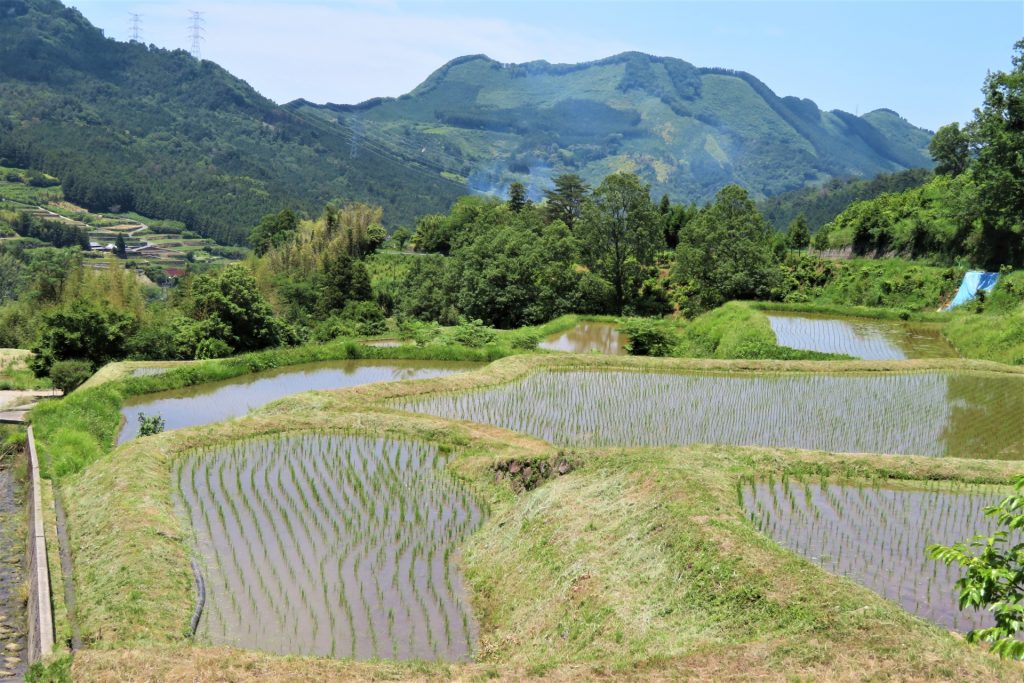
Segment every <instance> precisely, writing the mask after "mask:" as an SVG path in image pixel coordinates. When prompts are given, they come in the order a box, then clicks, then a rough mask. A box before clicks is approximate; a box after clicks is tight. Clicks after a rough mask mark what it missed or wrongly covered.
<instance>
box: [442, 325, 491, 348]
mask: <svg viewBox="0 0 1024 683" xmlns="http://www.w3.org/2000/svg"><path fill="white" fill-rule="evenodd" d="M495 335H496V332H495V331H494V329H493V328H490V327H487V326H486V325H484V323H483V321H482V320H466V321H463V322H462V323H460V324H458V325H456V326H455V327H453V328H452V329H450V330H448V331H447V332H446V335H445V336H446V337H447V340H448V341H450V342H452V343H454V344H461V345H462V346H468V347H470V348H474V349H475V348H479V347H481V346H486V345H487V344H490V343H491V342H492V341H494V337H495Z"/></svg>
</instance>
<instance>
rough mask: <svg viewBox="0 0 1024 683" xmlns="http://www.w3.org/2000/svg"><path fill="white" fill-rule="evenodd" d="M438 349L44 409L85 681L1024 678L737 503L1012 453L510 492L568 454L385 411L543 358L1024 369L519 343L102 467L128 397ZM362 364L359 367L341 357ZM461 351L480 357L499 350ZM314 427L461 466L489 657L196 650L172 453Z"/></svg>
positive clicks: (321, 397)
mask: <svg viewBox="0 0 1024 683" xmlns="http://www.w3.org/2000/svg"><path fill="white" fill-rule="evenodd" d="M567 322H568V321H563V322H561V323H559V324H566V323H567ZM573 324H574V323H573ZM569 326H571V325H569ZM426 351H429V349H428V350H424V349H419V348H417V347H398V348H372V347H364V346H359V345H356V344H352V343H350V342H339V343H337V344H335V345H333V346H332V345H328V346H326V347H309V348H302V349H287V350H279V351H272V352H265V353H264V354H253V355H251V356H248V357H239V358H235V359H227V360H223V361H207V362H202V363H195V364H192V365H189V366H187V367H184V368H179V369H176V370H174V371H172V372H168V373H165V374H163V375H155V376H147V377H138V378H131V377H129V378H126V377H124V374H126V372H120V373H119V372H115V371H110V372H108V376H109V378H108V381H106V382H105V383H97V384H96V385H94V386H93V387H92V388H89V389H84V390H80V391H77V392H74V393H73V394H71V395H70V396H69V397H68V398H67V399H65V400H64V401H61V402H60V403H56V404H54V407H53V408H49V407H48V408H46V409H45V410H43V411H40V412H39V414H41V415H42V420H40V421H37V423H36V432H37V435H38V434H39V433H40V432H44V433H46V434H47V435H48V436H47V439H48V442H47V443H48V448H50V449H51V450H50V451H49V452H50V453H51V454H54V455H55V456H56V457H57V458H62V457H65V456H66V457H67V458H68V463H69V464H70V465H73V466H69V467H68V468H67V469H66V470H64V471H61V472H60V474H61V475H62V479H61V481H60V485H61V486H62V487H63V488H64V495H65V499H66V500H67V501H68V502H67V506H68V517H69V533H70V539H71V540H70V542H71V552H72V556H73V559H74V565H75V583H76V589H77V591H78V600H79V605H78V619H79V624H80V627H81V630H82V634H83V636H84V639H85V642H86V646H87V649H86V650H84V651H81V652H79V653H78V654H77V655H76V658H75V664H74V671H73V676H74V677H75V679H76V680H79V679H80V680H125V679H132V678H134V679H147V680H180V679H192V678H196V677H200V678H202V677H211V676H212V677H230V678H231V679H232V680H240V681H244V680H255V679H256V678H258V677H266V676H270V677H272V678H277V679H294V678H309V679H310V680H328V679H330V680H366V679H367V678H388V679H403V680H447V679H452V678H455V679H485V678H492V677H494V678H503V679H507V680H518V679H521V678H523V677H526V676H543V677H545V678H549V679H553V680H558V679H562V680H578V679H579V678H580V677H583V678H595V677H602V678H612V679H623V680H626V679H630V680H631V679H636V678H648V679H665V678H672V679H683V678H694V679H700V678H704V679H706V678H709V677H714V678H724V679H728V678H734V679H747V678H751V677H754V678H767V679H774V678H779V677H780V676H782V677H786V676H788V677H794V676H795V677H797V678H808V679H822V678H827V679H833V680H853V679H857V680H860V679H863V678H866V677H867V678H877V679H881V680H885V679H891V680H900V679H908V678H911V679H923V678H927V679H944V680H977V679H985V680H1004V679H1005V680H1010V679H1014V680H1019V679H1020V678H1021V676H1022V675H1024V671H1022V669H1021V668H1020V667H1019V666H1017V665H1015V664H1011V663H1005V662H1000V661H998V660H995V659H994V658H990V657H988V656H986V655H985V654H984V653H983V652H982V651H980V650H978V649H976V648H972V647H969V646H967V645H965V644H964V643H962V642H961V641H960V640H958V639H956V638H953V637H951V636H949V635H948V634H946V633H944V632H942V631H941V630H940V629H938V628H936V627H934V626H931V625H928V624H926V623H924V622H922V621H920V620H918V619H915V618H913V617H911V616H909V615H907V614H906V613H905V612H903V611H902V610H901V609H899V608H898V607H896V606H895V605H893V604H891V603H888V602H886V601H884V600H882V599H881V598H879V597H878V596H876V595H874V594H873V593H871V592H869V591H867V590H866V589H863V588H860V587H859V586H856V585H854V584H853V583H851V582H849V581H846V580H844V579H840V578H837V577H833V576H830V575H828V574H827V573H825V572H824V571H822V570H820V569H818V568H817V567H814V566H813V565H811V564H810V563H808V562H805V561H804V560H801V559H798V558H796V556H794V555H792V554H791V553H788V552H786V551H783V550H782V549H780V548H779V547H778V546H777V545H775V544H774V543H772V542H771V541H769V540H767V539H766V538H764V537H763V536H761V535H760V534H757V533H756V532H755V531H754V530H753V528H752V527H751V526H750V525H749V523H748V522H746V521H745V520H744V519H743V515H742V510H741V509H740V508H739V506H738V504H737V503H736V496H735V490H736V489H735V487H736V484H737V482H739V481H741V480H743V479H745V478H749V477H756V478H763V477H768V476H775V477H779V476H782V475H784V474H785V475H788V476H798V475H799V476H814V477H826V478H829V479H833V478H835V479H840V480H844V479H851V478H859V479H865V478H867V479H882V480H885V481H887V482H892V481H894V480H896V481H903V482H907V485H911V486H912V485H914V483H915V482H919V481H921V480H957V481H971V482H979V483H991V484H1005V482H1006V481H1008V479H1009V478H1010V476H1011V475H1012V474H1014V473H1016V470H1017V468H1016V467H1015V466H1014V465H1013V464H1012V463H999V462H982V461H966V460H957V459H951V458H950V459H947V458H943V459H932V458H913V457H901V458H895V457H884V456H852V455H835V454H824V453H815V452H806V451H791V450H779V449H763V448H761V449H759V448H738V447H707V446H694V447H690V448H661V449H646V450H640V449H637V450H622V449H616V450H603V451H597V450H588V451H578V452H572V453H570V454H569V456H570V457H571V459H572V460H573V462H575V463H577V468H576V470H574V471H573V472H572V473H570V474H568V475H566V476H564V477H562V478H560V479H557V480H554V481H550V482H548V483H546V484H544V485H542V486H540V487H539V488H537V489H536V490H533V491H529V492H526V493H522V494H517V493H516V489H515V488H513V487H511V486H509V485H508V483H506V482H499V481H496V480H495V473H494V470H493V467H494V465H495V464H496V463H498V462H501V461H503V460H507V459H510V458H516V459H545V458H546V459H550V458H554V457H558V456H557V454H558V451H557V450H556V449H555V448H554V447H553V446H551V445H549V444H546V443H544V442H542V441H539V440H536V439H531V438H528V437H524V436H521V435H515V434H511V433H509V432H506V431H503V430H501V429H498V428H495V427H491V426H487V425H478V424H472V423H465V422H452V421H446V420H443V419H440V418H435V417H430V416H425V415H410V414H408V413H404V412H401V411H398V410H395V409H393V408H390V407H387V406H386V405H385V403H384V402H385V401H387V400H390V399H394V398H399V397H408V396H413V395H418V394H426V393H431V392H438V391H462V390H468V389H473V388H479V387H484V386H492V385H494V384H500V383H505V382H510V381H513V380H515V379H518V378H520V377H523V376H525V375H526V374H528V373H530V372H534V371H536V370H538V369H545V368H547V369H553V368H566V369H571V368H586V369H602V368H605V369H629V370H635V371H645V370H657V371H684V372H685V371H715V372H727V373H764V372H829V373H836V372H840V373H846V372H850V373H876V372H896V371H898V372H905V371H908V370H921V371H926V370H938V369H946V370H950V369H956V370H964V371H973V372H979V373H1000V374H1006V373H1010V374H1024V368H1012V367H1008V366H1006V365H999V364H995V363H985V362H975V361H964V360H927V361H926V360H920V361H892V362H865V361H778V360H717V359H652V358H630V357H607V356H604V357H603V356H594V355H575V354H527V355H518V356H513V357H509V358H503V359H501V360H499V361H497V362H494V363H491V364H490V365H489V366H487V367H486V368H483V369H481V370H478V371H474V372H469V373H464V374H459V375H452V376H448V377H443V378H435V379H429V380H418V381H415V382H393V383H382V384H376V385H366V386H361V387H355V388H351V389H347V390H341V391H330V392H316V393H306V394H301V395H297V396H293V397H289V398H287V399H283V400H281V401H278V402H276V403H273V404H270V405H268V406H266V407H265V408H263V409H261V410H259V411H257V412H255V413H254V414H252V415H250V416H248V417H245V418H243V419H240V420H235V421H231V422H228V423H222V424H218V425H211V426H207V427H200V428H192V429H186V430H181V431H179V432H172V433H165V434H161V435H157V436H155V437H147V438H144V439H139V440H136V441H134V442H131V443H129V444H126V445H125V446H124V447H122V448H120V449H117V450H116V451H115V452H114V453H113V454H111V455H110V456H109V457H104V456H105V455H106V454H107V453H108V452H109V451H110V450H111V445H112V443H113V437H114V431H116V427H117V420H118V417H119V416H118V409H119V407H120V402H121V401H122V400H123V398H125V397H127V396H130V395H136V394H139V393H145V392H149V391H158V390H162V389H170V388H176V387H180V386H187V385H190V384H195V383H198V382H201V381H212V380H215V379H223V378H227V377H232V376H237V375H239V374H245V373H247V372H253V371H259V370H262V369H267V368H269V367H280V366H281V365H285V364H289V363H300V362H309V361H312V360H326V359H331V358H349V357H375V358H408V357H410V356H412V357H418V355H417V354H422V353H425V352H426ZM434 351H436V349H434ZM348 353H353V354H366V355H356V356H349V355H341V354H348ZM446 353H450V354H453V355H455V354H464V355H463V357H461V358H457V359H459V360H479V359H483V358H486V356H487V354H490V353H495V351H494V350H493V349H491V350H489V349H483V350H480V349H476V350H458V349H448V350H447V351H446ZM318 354H319V355H318ZM475 354H480V355H479V356H476V355H475ZM465 356H474V357H472V358H467V357H465ZM451 359H456V358H451ZM127 371H130V368H128V369H127ZM37 410H38V409H37ZM35 415H36V414H34V416H35ZM108 427H109V428H108ZM59 430H66V432H65V433H63V434H58V432H59ZM311 431H314V432H315V431H321V432H322V431H331V432H344V433H357V434H367V435H375V436H386V437H391V438H412V439H421V440H425V441H430V442H432V443H435V444H438V445H440V446H443V447H444V448H446V449H452V450H456V451H458V453H459V456H458V457H457V458H456V459H455V460H454V461H453V462H452V463H451V464H450V465H449V467H450V469H451V470H452V471H453V472H454V473H456V474H457V475H458V476H460V477H462V478H464V479H465V480H467V481H468V482H469V483H470V484H471V485H472V486H473V487H474V489H475V490H476V491H478V492H479V494H480V495H482V496H483V497H484V498H485V500H486V502H487V503H488V505H489V506H490V508H491V509H492V511H493V513H494V515H493V517H492V518H491V519H490V520H489V521H488V523H487V524H486V525H485V526H484V528H483V529H482V530H481V531H480V532H478V533H477V534H476V535H474V536H473V537H472V538H471V540H470V542H469V544H468V545H467V547H466V549H465V554H464V570H465V572H466V574H467V577H468V580H469V585H470V589H471V593H472V597H473V604H474V611H475V613H476V614H477V615H478V617H479V618H480V621H481V627H482V637H481V640H480V646H481V647H480V651H479V653H478V657H477V662H476V663H474V664H469V665H457V666H456V665H444V664H433V665H422V664H394V663H379V664H366V663H358V664H357V663H353V662H348V661H330V660H323V659H302V658H278V657H272V656H269V655H263V654H258V653H251V652H242V651H238V650H230V649H222V648H204V647H195V646H192V645H191V644H190V643H189V641H188V640H187V639H186V638H185V635H184V632H185V629H186V626H187V622H188V618H189V616H190V614H191V609H192V599H193V582H192V575H191V570H190V568H189V565H188V558H189V555H190V552H191V551H190V549H189V547H188V541H187V540H186V539H188V538H189V537H190V534H189V530H188V529H186V528H185V527H184V521H183V520H182V518H181V517H180V516H179V515H178V514H177V513H176V512H175V510H174V507H173V503H172V495H171V488H170V485H171V483H170V482H171V480H170V472H171V467H172V466H173V463H174V461H175V460H176V459H177V458H178V457H181V455H182V454H184V453H187V452H190V451H194V450H195V449H198V448H200V447H204V448H208V447H210V446H214V445H217V444H226V443H230V442H233V441H237V440H240V439H245V438H257V437H260V436H267V435H273V434H280V433H297V432H298V433H301V432H311ZM37 438H38V437H37ZM75 439H84V440H85V441H86V444H85V445H86V446H87V447H91V448H94V450H93V451H91V452H89V453H87V454H86V455H85V456H80V455H79V454H78V453H77V452H71V450H69V451H67V452H62V451H61V450H60V449H61V448H67V449H74V448H75ZM75 458H78V460H75ZM634 557H635V558H636V559H635V560H634V559H633V558H634ZM510 568H515V569H514V570H510ZM691 603H692V604H691Z"/></svg>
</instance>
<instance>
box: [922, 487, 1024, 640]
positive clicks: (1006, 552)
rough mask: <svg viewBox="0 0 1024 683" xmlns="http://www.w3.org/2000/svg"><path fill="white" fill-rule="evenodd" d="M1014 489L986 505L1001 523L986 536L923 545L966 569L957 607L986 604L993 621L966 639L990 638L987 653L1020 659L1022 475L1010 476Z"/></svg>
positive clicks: (1023, 525)
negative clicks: (999, 499)
mask: <svg viewBox="0 0 1024 683" xmlns="http://www.w3.org/2000/svg"><path fill="white" fill-rule="evenodd" d="M1013 485H1014V488H1015V489H1016V493H1014V494H1013V495H1010V496H1007V497H1006V498H1004V499H1003V501H1002V502H1000V503H999V505H994V506H992V507H988V508H985V515H986V516H987V517H991V518H993V519H994V520H995V521H996V523H997V524H998V525H999V526H1000V527H1003V528H1001V529H1000V530H998V531H996V532H995V533H993V534H992V535H991V536H987V537H986V536H975V537H974V538H972V539H971V540H970V542H969V543H956V544H954V545H952V546H943V545H937V544H933V545H930V546H928V556H929V557H931V558H933V559H936V560H939V561H940V562H944V563H945V564H947V565H950V564H953V563H954V562H955V563H957V564H959V565H960V566H961V567H963V568H964V569H966V570H967V573H966V574H965V575H964V577H963V578H961V579H960V580H958V581H957V582H956V587H957V589H958V590H959V591H960V609H961V610H962V609H964V608H965V607H973V608H974V609H987V610H989V611H991V612H992V614H993V616H994V617H995V624H996V625H995V626H992V627H989V628H979V629H974V630H972V631H970V632H969V633H968V634H967V641H968V642H971V643H979V642H983V643H992V652H993V653H995V654H997V655H999V656H1000V657H1004V658H1013V659H1024V641H1021V640H1018V638H1017V634H1018V633H1020V631H1021V630H1024V605H1022V604H1021V601H1022V599H1024V542H1021V540H1020V534H1019V531H1020V530H1021V529H1022V528H1024V494H1022V492H1024V476H1020V477H1016V478H1015V479H1014V481H1013Z"/></svg>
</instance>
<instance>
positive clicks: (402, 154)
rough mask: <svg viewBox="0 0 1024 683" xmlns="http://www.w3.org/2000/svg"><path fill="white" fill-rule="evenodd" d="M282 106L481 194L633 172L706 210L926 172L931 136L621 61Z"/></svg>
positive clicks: (495, 73)
mask: <svg viewBox="0 0 1024 683" xmlns="http://www.w3.org/2000/svg"><path fill="white" fill-rule="evenodd" d="M289 108H290V109H291V110H292V111H294V112H296V113H298V114H300V115H303V116H306V117H307V118H311V119H312V118H319V119H320V120H322V121H323V122H324V123H325V124H331V125H333V126H335V127H338V128H342V129H344V130H346V131H347V133H348V135H350V136H353V137H354V138H356V139H358V140H361V141H362V142H363V144H365V145H366V146H367V148H370V149H381V150H385V151H386V153H387V154H390V155H393V156H395V157H398V158H403V159H406V160H408V161H409V162H410V163H416V164H419V165H421V166H423V167H425V168H430V169H433V170H436V171H438V172H441V171H445V172H448V173H449V174H454V175H455V176H458V177H459V178H460V179H462V180H464V181H465V182H466V183H467V184H468V185H469V187H470V188H472V189H474V190H479V191H497V192H504V190H505V188H506V187H507V185H508V184H509V183H510V182H512V181H513V180H520V181H525V182H526V183H527V185H528V187H530V188H531V190H532V193H533V195H534V197H537V196H539V195H540V192H541V190H542V189H543V188H544V187H546V185H547V183H548V180H549V179H550V177H552V176H553V175H556V174H558V173H563V172H573V173H577V174H579V175H581V176H582V177H583V178H584V179H585V180H587V181H588V182H591V183H597V182H599V181H600V179H601V178H603V177H604V176H605V175H607V174H608V173H610V172H613V171H617V170H628V171H633V172H636V173H638V174H639V175H641V176H642V177H643V178H644V179H645V180H646V181H647V182H649V183H651V185H652V192H653V193H654V194H655V195H660V194H661V193H668V194H669V195H670V196H671V197H672V198H673V199H674V200H676V201H704V200H707V199H709V198H710V197H711V196H713V194H714V193H715V192H716V191H717V190H718V189H719V188H721V187H722V186H723V185H725V184H728V183H733V182H735V183H739V184H741V185H743V186H744V187H746V188H747V189H748V190H749V191H750V192H751V193H752V194H753V195H754V196H755V197H766V196H771V195H775V194H778V193H780V192H785V191H787V190H794V189H798V188H802V187H805V186H808V185H819V184H821V183H823V182H825V181H827V180H828V179H830V178H833V177H844V178H846V177H872V176H874V175H877V174H879V173H892V172H897V171H902V170H906V169H910V168H917V167H925V168H930V167H931V165H932V161H931V159H930V157H929V155H928V153H927V146H928V141H929V139H930V137H931V133H930V132H929V131H926V130H923V129H921V128H917V127H915V126H913V125H911V124H910V123H908V122H907V121H906V120H904V119H902V118H901V117H900V116H899V115H898V114H896V113H895V112H893V111H890V110H887V109H879V110H877V111H873V112H869V113H867V114H864V115H863V116H854V115H853V114H849V113H846V112H842V111H830V112H825V111H821V110H820V109H818V107H817V105H816V104H815V103H814V102H812V101H810V100H807V99H799V98H796V97H778V96H777V95H775V93H773V92H772V91H771V90H770V89H769V88H768V87H767V86H766V85H765V84H764V83H762V82H761V81H759V80H758V79H757V78H755V77H754V76H751V75H750V74H747V73H743V72H739V71H729V70H725V69H705V68H697V67H695V66H693V65H692V64H689V63H687V62H684V61H682V60H679V59H673V58H667V57H653V56H650V55H646V54H641V53H636V52H628V53H624V54H620V55H616V56H614V57H609V58H607V59H602V60H599V61H596V62H588V63H585V64H549V63H548V62H544V61H538V62H530V63H527V64H502V63H499V62H496V61H494V60H493V59H490V58H488V57H486V56H484V55H472V56H467V57H461V58H459V59H455V60H453V61H451V62H449V63H448V64H446V65H444V66H443V67H441V68H440V69H438V70H437V71H436V72H434V73H433V74H432V75H431V76H430V77H429V78H427V80H426V81H424V82H423V83H422V84H421V85H420V86H418V87H417V88H416V89H414V90H413V91H412V92H410V93H409V94H407V95H403V96H401V97H398V98H397V99H395V98H378V99H373V100H369V101H367V102H363V103H362V104H357V105H336V104H326V105H315V104H312V103H309V102H306V101H304V100H298V101H295V102H292V103H291V104H290V105H289Z"/></svg>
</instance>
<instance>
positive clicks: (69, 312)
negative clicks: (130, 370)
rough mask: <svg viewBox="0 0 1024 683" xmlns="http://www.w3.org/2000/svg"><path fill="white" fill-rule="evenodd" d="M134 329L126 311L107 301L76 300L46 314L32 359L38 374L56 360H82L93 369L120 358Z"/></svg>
mask: <svg viewBox="0 0 1024 683" xmlns="http://www.w3.org/2000/svg"><path fill="white" fill-rule="evenodd" d="M136 328H137V323H136V320H135V318H134V317H133V316H132V315H131V314H129V313H123V312H121V311H115V310H114V309H113V308H111V307H110V306H109V305H108V304H106V303H105V302H104V303H95V302H89V301H82V300H78V301H75V302H73V303H70V304H67V305H64V306H61V307H60V308H57V309H54V310H52V311H50V312H49V313H46V314H45V315H44V316H43V318H42V323H41V332H40V335H39V341H38V342H37V343H36V344H35V345H34V346H33V348H32V350H33V351H34V352H35V356H34V357H33V359H32V361H31V366H32V371H33V372H35V374H36V376H37V377H44V376H47V375H49V373H50V368H51V367H52V366H53V364H54V363H56V362H57V361H63V360H71V359H77V360H84V361H88V362H89V363H91V364H92V367H93V369H95V368H97V367H99V366H101V365H103V364H105V363H108V362H110V361H112V360H118V359H120V358H123V357H124V356H125V354H126V349H127V346H128V339H129V338H130V337H131V335H132V334H134V332H135V330H136Z"/></svg>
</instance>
